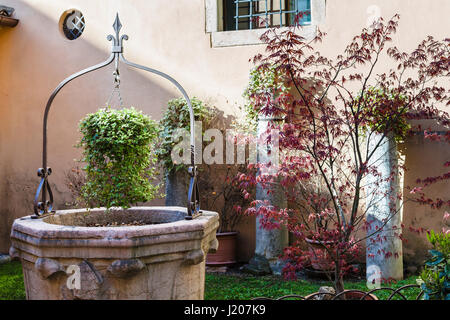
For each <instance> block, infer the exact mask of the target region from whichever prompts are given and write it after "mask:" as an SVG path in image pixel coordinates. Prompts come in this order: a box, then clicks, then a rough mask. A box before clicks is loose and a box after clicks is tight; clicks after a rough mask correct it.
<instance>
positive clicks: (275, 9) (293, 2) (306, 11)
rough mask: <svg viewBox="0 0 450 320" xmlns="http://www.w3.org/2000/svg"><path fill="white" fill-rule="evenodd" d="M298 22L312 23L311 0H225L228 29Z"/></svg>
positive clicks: (225, 19)
mask: <svg viewBox="0 0 450 320" xmlns="http://www.w3.org/2000/svg"><path fill="white" fill-rule="evenodd" d="M300 13H301V14H300ZM296 23H297V24H300V25H308V24H311V0H223V25H224V30H226V31H231V30H252V29H261V28H270V27H277V26H280V27H283V26H290V25H294V24H296Z"/></svg>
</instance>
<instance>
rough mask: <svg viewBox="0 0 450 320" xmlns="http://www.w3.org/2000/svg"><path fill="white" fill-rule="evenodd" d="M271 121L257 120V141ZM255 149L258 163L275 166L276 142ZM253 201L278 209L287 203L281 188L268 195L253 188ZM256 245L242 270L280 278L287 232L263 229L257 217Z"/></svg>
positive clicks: (259, 187)
mask: <svg viewBox="0 0 450 320" xmlns="http://www.w3.org/2000/svg"><path fill="white" fill-rule="evenodd" d="M271 120H272V119H268V118H259V120H258V130H257V134H258V137H259V138H260V139H259V140H261V137H262V136H263V135H264V134H265V133H266V131H267V128H268V124H269V121H271ZM257 148H258V158H257V160H258V163H268V162H269V161H270V162H271V163H272V164H275V163H277V162H278V154H279V152H278V138H276V139H273V141H272V143H271V145H268V144H267V143H261V141H259V142H258V146H257ZM269 150H272V152H271V153H270V154H269V153H268V151H269ZM274 170H276V169H274ZM260 174H262V173H261V171H258V175H260ZM256 199H257V200H267V201H269V202H270V203H271V204H272V205H273V206H276V207H279V208H286V207H287V200H286V197H285V194H284V191H283V190H282V189H281V187H280V186H275V188H274V192H272V193H271V194H269V195H268V194H267V190H265V189H264V188H263V187H262V186H261V185H259V184H258V185H257V186H256ZM255 241H256V248H255V255H254V257H253V258H252V259H251V260H250V262H249V264H248V265H246V266H244V268H243V269H244V270H245V271H248V272H251V273H255V274H268V273H273V274H281V271H282V269H283V266H284V263H283V262H282V261H280V260H279V259H278V256H279V255H280V254H281V253H283V249H284V248H285V247H286V246H287V245H288V242H289V234H288V231H287V229H286V228H282V229H276V230H266V229H263V228H262V226H261V223H260V217H257V218H256V240H255Z"/></svg>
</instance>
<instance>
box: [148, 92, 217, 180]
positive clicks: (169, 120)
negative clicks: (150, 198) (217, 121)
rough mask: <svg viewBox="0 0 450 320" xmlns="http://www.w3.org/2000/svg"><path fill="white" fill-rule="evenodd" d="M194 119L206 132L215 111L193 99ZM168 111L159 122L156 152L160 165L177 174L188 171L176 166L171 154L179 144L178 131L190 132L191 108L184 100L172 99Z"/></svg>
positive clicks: (180, 165)
mask: <svg viewBox="0 0 450 320" xmlns="http://www.w3.org/2000/svg"><path fill="white" fill-rule="evenodd" d="M191 104H192V109H193V110H194V118H195V120H196V121H201V122H202V128H203V130H205V129H206V128H207V127H208V124H209V122H210V121H211V120H212V118H213V111H212V109H211V108H209V107H208V106H207V105H206V104H205V103H204V102H202V101H201V100H200V99H198V98H196V97H193V98H192V99H191ZM167 106H168V108H167V110H166V112H165V113H164V115H163V117H162V119H161V120H160V121H159V144H158V147H157V148H156V150H155V154H156V155H157V157H158V161H159V162H160V164H161V165H162V166H163V167H164V168H165V169H166V171H167V172H176V171H178V170H180V169H186V165H185V164H182V163H180V164H175V163H173V161H172V157H171V152H172V149H173V148H174V147H175V145H176V144H177V143H179V140H178V139H175V133H176V130H178V129H185V130H188V131H187V132H189V130H190V114H189V106H188V104H187V102H186V100H185V99H184V98H177V99H172V100H170V101H169V102H168V103H167Z"/></svg>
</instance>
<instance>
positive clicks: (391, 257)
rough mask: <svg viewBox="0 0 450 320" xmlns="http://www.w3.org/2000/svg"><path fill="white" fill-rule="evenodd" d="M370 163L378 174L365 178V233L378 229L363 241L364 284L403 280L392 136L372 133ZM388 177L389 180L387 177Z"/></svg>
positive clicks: (400, 206)
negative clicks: (386, 280) (365, 276)
mask: <svg viewBox="0 0 450 320" xmlns="http://www.w3.org/2000/svg"><path fill="white" fill-rule="evenodd" d="M375 146H378V147H377V149H376V150H375V151H373V152H374V154H373V157H372V160H371V162H370V165H371V166H374V167H376V168H377V171H378V173H379V175H372V174H369V175H368V176H367V178H366V180H367V181H366V190H365V191H366V221H367V223H368V225H369V229H368V231H367V232H368V234H371V233H374V232H376V231H377V230H381V231H379V232H377V233H375V234H374V235H372V236H371V237H369V238H368V239H367V241H366V265H367V270H366V275H367V280H368V282H373V281H375V282H376V283H378V282H381V281H382V280H383V279H395V280H400V279H403V247H402V240H401V239H400V238H399V237H398V235H400V234H401V233H402V227H401V224H402V204H401V203H400V200H399V199H398V197H397V194H398V193H399V191H400V177H399V172H398V167H399V161H398V157H397V145H396V142H395V140H394V138H393V137H391V136H389V137H383V136H382V135H381V134H373V135H372V138H371V139H370V141H369V150H374V149H375ZM390 177H391V178H390Z"/></svg>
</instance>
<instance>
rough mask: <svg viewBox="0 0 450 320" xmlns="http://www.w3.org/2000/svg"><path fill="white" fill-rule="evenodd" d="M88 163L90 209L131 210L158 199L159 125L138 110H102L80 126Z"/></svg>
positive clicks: (85, 192)
mask: <svg viewBox="0 0 450 320" xmlns="http://www.w3.org/2000/svg"><path fill="white" fill-rule="evenodd" d="M79 128H80V132H81V133H82V139H81V141H80V143H79V145H78V147H81V148H83V149H84V150H83V159H82V161H84V162H85V163H86V167H85V168H84V170H85V172H86V183H85V185H84V186H83V187H82V192H81V197H82V198H83V200H84V202H86V204H87V205H88V206H89V207H96V206H105V207H107V208H110V207H123V208H129V207H130V206H131V204H134V203H137V202H145V201H149V200H152V199H154V198H155V197H156V195H157V192H158V186H157V185H154V184H152V181H153V180H154V178H155V177H156V175H157V171H156V168H155V167H154V164H155V163H156V160H157V158H156V155H155V154H154V152H152V147H153V144H154V142H155V141H156V138H157V136H158V125H157V123H156V122H155V121H154V120H152V119H150V118H149V117H148V116H146V115H144V114H142V112H140V111H137V110H136V109H134V108H129V109H127V108H124V109H121V110H114V109H111V108H104V109H100V110H98V111H97V112H95V113H92V114H88V115H87V116H86V117H85V118H84V119H82V120H81V122H80V124H79Z"/></svg>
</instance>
